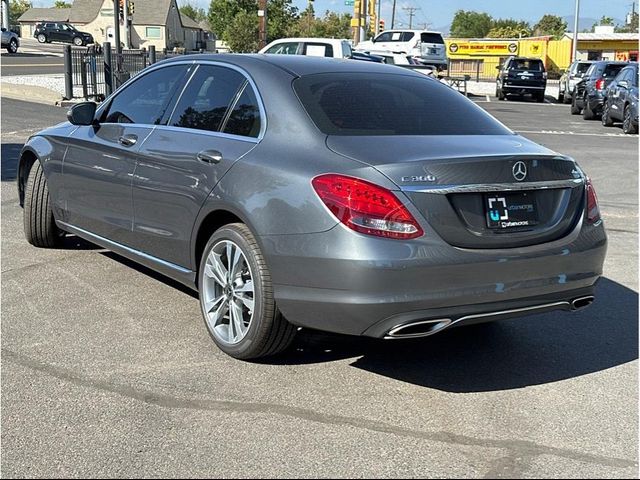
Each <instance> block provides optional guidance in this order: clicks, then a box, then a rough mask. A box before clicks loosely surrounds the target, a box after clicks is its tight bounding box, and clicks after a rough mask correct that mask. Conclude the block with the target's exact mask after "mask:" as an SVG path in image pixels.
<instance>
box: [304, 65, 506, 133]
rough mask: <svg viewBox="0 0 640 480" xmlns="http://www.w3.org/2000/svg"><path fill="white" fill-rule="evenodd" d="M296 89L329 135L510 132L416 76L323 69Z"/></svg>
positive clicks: (461, 98)
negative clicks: (328, 71) (337, 71)
mask: <svg viewBox="0 0 640 480" xmlns="http://www.w3.org/2000/svg"><path fill="white" fill-rule="evenodd" d="M293 87H294V90H295V91H296V93H297V95H298V97H299V98H300V100H301V102H302V104H303V106H304V108H305V109H306V111H307V112H308V113H309V116H310V117H311V119H312V120H313V122H314V123H315V124H316V126H317V127H318V128H319V129H320V130H321V131H322V132H323V133H324V134H326V135H508V134H511V132H510V131H509V130H508V129H507V128H505V127H504V126H503V125H502V124H500V123H499V122H498V121H497V120H495V119H494V118H493V117H491V116H490V115H489V114H488V113H486V112H485V111H484V110H482V109H481V108H480V107H478V106H477V105H475V104H474V103H473V102H471V101H470V100H467V99H466V98H465V97H464V96H462V95H461V94H460V93H458V92H456V91H454V90H453V89H451V88H449V87H447V86H446V85H443V84H442V83H440V82H438V81H436V80H432V79H428V78H421V77H417V76H412V75H398V74H387V73H375V74H372V73H322V74H315V75H308V76H304V77H301V78H299V79H297V80H295V81H294V83H293Z"/></svg>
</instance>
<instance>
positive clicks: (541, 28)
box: [533, 14, 567, 38]
mask: <svg viewBox="0 0 640 480" xmlns="http://www.w3.org/2000/svg"><path fill="white" fill-rule="evenodd" d="M566 31H567V22H565V21H564V20H563V19H562V17H558V16H557V15H548V14H547V15H543V17H542V18H541V19H540V20H539V21H538V23H536V24H535V25H534V26H533V34H534V35H551V36H553V37H555V38H560V37H562V36H563V35H564V32H566Z"/></svg>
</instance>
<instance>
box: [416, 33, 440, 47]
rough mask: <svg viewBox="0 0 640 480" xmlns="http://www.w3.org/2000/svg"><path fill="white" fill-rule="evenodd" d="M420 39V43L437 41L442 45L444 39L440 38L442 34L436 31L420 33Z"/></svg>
mask: <svg viewBox="0 0 640 480" xmlns="http://www.w3.org/2000/svg"><path fill="white" fill-rule="evenodd" d="M420 41H421V42H422V43H437V44H439V45H444V40H443V39H442V35H440V34H438V33H421V34H420Z"/></svg>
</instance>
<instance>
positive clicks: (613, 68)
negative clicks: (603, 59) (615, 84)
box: [602, 64, 625, 78]
mask: <svg viewBox="0 0 640 480" xmlns="http://www.w3.org/2000/svg"><path fill="white" fill-rule="evenodd" d="M624 67H625V65H621V64H618V65H616V64H608V65H607V66H606V67H604V71H603V72H602V78H613V77H615V76H616V75H618V73H620V70H622V69H623V68H624Z"/></svg>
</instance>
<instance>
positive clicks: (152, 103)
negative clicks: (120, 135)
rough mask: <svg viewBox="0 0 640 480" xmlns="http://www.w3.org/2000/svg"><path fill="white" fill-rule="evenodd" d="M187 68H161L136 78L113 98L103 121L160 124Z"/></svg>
mask: <svg viewBox="0 0 640 480" xmlns="http://www.w3.org/2000/svg"><path fill="white" fill-rule="evenodd" d="M186 71H187V67H186V66H183V65H175V66H171V67H164V68H160V69H158V70H155V71H153V72H150V73H148V74H146V75H144V76H142V77H141V78H139V79H137V80H135V81H134V82H133V83H131V84H130V85H128V86H127V87H126V88H125V89H124V90H122V91H121V92H120V93H118V95H117V96H116V97H115V98H114V99H113V101H112V102H111V104H110V105H109V106H108V107H107V109H106V110H105V113H104V114H103V116H102V121H103V122H105V123H138V124H143V125H157V124H159V123H160V121H161V119H162V117H163V116H164V113H165V110H166V106H167V105H168V103H169V101H170V100H171V97H172V96H173V95H174V93H175V89H176V88H177V85H178V82H180V81H181V80H182V77H183V76H184V74H185V73H186Z"/></svg>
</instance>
